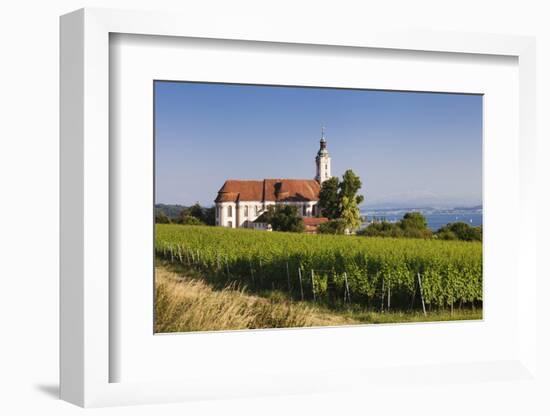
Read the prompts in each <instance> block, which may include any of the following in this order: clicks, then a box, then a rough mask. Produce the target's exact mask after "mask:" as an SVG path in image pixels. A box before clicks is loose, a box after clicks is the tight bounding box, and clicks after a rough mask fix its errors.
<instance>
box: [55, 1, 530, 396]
mask: <svg viewBox="0 0 550 416" xmlns="http://www.w3.org/2000/svg"><path fill="white" fill-rule="evenodd" d="M236 27H238V30H236V29H235V28H236ZM110 34H127V35H147V36H165V37H168V36H169V37H172V38H177V37H181V38H202V39H224V40H234V41H249V42H277V43H281V44H300V45H330V46H331V47H334V48H349V47H352V48H371V49H373V48H374V49H384V50H409V51H428V52H434V53H440V54H469V55H470V56H472V57H473V58H472V59H474V58H475V55H476V54H479V55H501V56H508V57H514V58H517V60H518V64H517V65H518V68H519V76H518V83H519V114H518V120H519V159H518V164H519V169H518V170H517V172H518V177H517V178H516V179H517V183H518V185H519V191H518V192H517V201H514V203H517V204H518V213H519V214H520V215H519V218H520V220H519V222H520V226H519V228H518V234H517V239H518V242H519V244H518V245H517V247H516V252H515V253H514V254H515V255H516V256H517V268H518V270H521V271H522V279H521V281H520V284H519V286H518V293H517V314H516V317H517V320H518V334H517V341H518V345H517V346H515V347H514V349H513V351H514V353H510V354H508V355H509V356H506V357H499V360H498V361H490V360H489V361H487V360H482V361H477V362H476V361H472V362H469V363H464V362H463V363H456V362H441V363H439V364H434V363H429V364H426V363H425V362H423V361H422V360H419V361H418V363H416V364H417V365H416V366H414V367H408V368H404V369H401V370H399V369H393V370H391V371H389V370H388V368H387V367H381V368H379V369H376V368H373V367H372V365H369V366H367V367H366V368H362V367H361V365H358V367H357V368H356V369H350V368H349V367H345V366H343V367H342V368H337V367H336V368H332V369H330V370H325V373H324V374H325V375H326V376H327V377H324V378H322V379H323V380H324V381H320V380H321V378H320V377H319V373H315V372H312V371H309V370H305V371H302V372H300V371H298V372H295V373H288V372H285V371H282V372H280V373H274V372H271V373H269V374H267V373H266V374H265V375H264V377H262V376H259V378H257V379H254V380H251V381H246V380H235V379H234V378H233V377H232V376H231V377H227V376H225V375H224V374H220V376H219V378H217V379H216V380H213V378H212V375H213V374H216V368H210V369H208V370H206V369H205V371H204V374H203V375H202V376H201V373H200V372H196V373H194V374H193V375H192V376H190V377H189V378H185V377H184V378H183V379H179V380H177V381H170V380H169V378H167V379H166V380H158V378H154V377H153V378H152V380H155V381H152V380H151V381H139V382H124V381H120V380H118V382H112V381H113V374H112V371H111V368H112V367H113V366H114V365H115V363H116V362H118V360H120V359H121V357H120V356H117V353H116V351H118V350H113V349H112V348H111V345H112V343H111V341H112V338H113V337H116V334H113V326H112V325H111V324H110V322H111V318H112V316H111V312H112V311H113V310H114V309H116V305H113V301H114V298H113V297H112V296H110V294H111V295H112V292H113V291H114V288H113V287H112V282H110V279H109V277H110V275H111V273H112V272H113V270H112V268H113V259H112V258H110V252H109V246H110V238H111V237H110V227H112V226H113V220H114V217H113V215H112V211H111V209H112V207H111V206H110V200H111V199H112V195H110V189H111V179H112V178H111V177H110V175H111V173H112V172H114V171H116V169H117V168H118V167H117V166H113V163H114V162H113V160H112V159H111V158H110V140H109V137H110V134H111V133H112V132H110V124H109V117H110V107H109V98H110V75H109V74H110V73H109V68H110V67H109V52H110V42H109V38H110ZM534 72H535V42H534V39H532V38H529V37H518V36H507V35H485V34H465V33H436V34H435V33H427V32H424V33H422V32H402V33H400V32H396V31H385V32H384V31H380V30H375V29H361V30H359V31H354V30H350V31H349V32H342V31H334V30H332V31H331V30H330V29H327V28H319V29H318V30H308V31H307V33H306V32H303V31H300V30H293V29H289V28H285V29H284V30H283V29H282V28H281V27H280V26H278V25H277V24H268V23H266V22H248V21H246V20H245V19H243V22H240V24H238V25H235V22H227V21H224V20H223V19H220V20H219V21H216V22H210V23H209V24H208V25H205V24H204V22H196V21H194V20H193V18H192V16H185V15H174V14H165V13H151V12H134V11H131V12H130V11H118V10H106V9H83V10H79V11H76V12H73V13H71V14H68V15H65V16H63V17H62V18H61V281H60V285H61V340H60V347H61V352H60V353H61V356H60V359H61V390H60V393H61V397H62V399H64V400H67V401H69V402H72V403H75V404H78V405H80V406H86V407H87V406H106V405H119V404H138V403H158V402H165V401H183V400H193V399H199V398H203V399H204V398H219V397H226V398H231V397H243V396H244V397H248V396H251V397H252V396H255V395H269V394H285V393H286V394H297V393H309V392H312V393H315V392H323V391H339V390H354V389H357V391H360V387H361V386H363V387H364V386H366V385H368V386H369V388H373V386H376V385H377V383H382V384H384V383H390V382H391V381H390V380H391V379H395V377H396V375H397V377H398V378H399V377H402V378H403V380H404V381H405V380H409V381H410V379H409V378H407V377H408V376H407V375H406V374H409V375H410V374H414V376H413V378H415V380H417V381H418V380H421V382H424V383H425V384H426V386H425V388H426V389H430V388H433V387H430V382H431V383H433V380H439V381H441V380H443V382H444V380H449V377H450V374H453V377H458V378H459V379H460V380H463V382H469V383H473V384H476V383H478V384H479V383H480V382H481V381H483V380H487V379H489V380H499V379H502V380H508V381H509V380H512V381H517V382H518V383H521V382H524V381H525V380H531V381H532V382H536V374H537V373H536V369H537V364H536V302H535V296H534V294H535V293H536V292H535V287H536V278H537V275H536V269H535V263H536V262H535V258H534V256H535V251H536V250H534V247H535V240H536V236H535V231H534V230H535V229H536V219H535V217H534V216H533V215H531V213H533V212H535V211H536V209H535V206H534V204H535V202H534V185H533V183H534V180H533V179H534V175H535V163H534V161H535V153H534V142H535V131H534V125H535V120H534V117H535V73H534ZM115 162H116V161H115ZM526 213H530V215H521V214H526ZM516 273H517V272H516ZM110 311H111V312H110ZM514 313H515V312H514ZM409 328H412V327H409ZM414 330H415V329H414V328H413V329H412V331H414ZM292 331H294V334H297V333H298V332H297V331H296V330H292ZM410 331H411V329H409V332H410ZM221 335H222V336H223V334H221ZM151 336H152V333H151ZM269 336H271V335H267V337H269ZM294 336H296V335H294ZM337 336H338V333H337V332H334V331H332V332H328V333H327V332H326V331H325V332H324V333H323V337H325V338H326V339H330V337H337ZM216 342H223V341H220V340H217V341H216ZM234 342H235V343H237V344H238V343H239V342H243V340H242V339H241V340H239V339H236V340H235V341H234ZM516 347H517V348H516ZM366 369H368V372H367V371H366ZM446 377H447V378H446ZM343 380H345V381H343ZM533 380H534V381H533Z"/></svg>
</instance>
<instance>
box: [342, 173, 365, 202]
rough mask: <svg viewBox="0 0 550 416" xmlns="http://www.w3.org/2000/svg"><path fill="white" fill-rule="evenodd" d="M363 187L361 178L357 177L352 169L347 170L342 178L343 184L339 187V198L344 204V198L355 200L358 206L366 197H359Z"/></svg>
mask: <svg viewBox="0 0 550 416" xmlns="http://www.w3.org/2000/svg"><path fill="white" fill-rule="evenodd" d="M361 186H362V184H361V179H360V178H359V176H357V175H356V174H355V173H354V172H353V171H352V170H351V169H348V170H346V171H345V172H344V175H343V176H342V182H340V185H339V189H340V192H339V194H338V196H339V199H340V203H342V199H343V197H347V198H349V199H355V202H356V204H357V205H359V204H361V202H363V200H364V197H363V195H357V192H359V189H361Z"/></svg>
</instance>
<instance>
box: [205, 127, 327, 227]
mask: <svg viewBox="0 0 550 416" xmlns="http://www.w3.org/2000/svg"><path fill="white" fill-rule="evenodd" d="M315 164H316V167H317V172H316V175H315V179H261V180H237V179H228V180H227V181H225V183H224V184H223V186H222V187H221V189H220V190H219V191H218V196H217V198H216V199H215V201H214V202H215V204H216V225H219V226H223V227H230V228H239V227H247V228H263V224H259V223H258V222H255V221H256V220H257V219H258V217H259V216H260V215H262V214H263V213H264V212H265V211H266V210H267V209H268V207H269V206H270V205H279V204H287V205H295V206H296V207H297V208H298V212H299V213H300V215H301V216H302V217H304V219H309V218H311V217H316V216H317V214H318V212H317V210H318V207H317V203H318V202H319V191H320V190H321V184H322V183H323V182H324V181H325V180H327V179H329V178H330V177H331V175H330V156H329V153H328V150H327V141H326V139H325V133H324V129H323V131H322V133H321V141H320V148H319V151H318V152H317V156H316V157H315ZM314 221H315V220H314V219H313V218H311V219H310V220H309V221H308V222H314Z"/></svg>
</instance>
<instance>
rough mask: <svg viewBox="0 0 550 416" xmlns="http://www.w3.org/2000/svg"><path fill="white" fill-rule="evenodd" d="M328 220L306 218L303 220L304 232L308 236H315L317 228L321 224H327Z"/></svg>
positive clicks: (323, 218)
mask: <svg viewBox="0 0 550 416" xmlns="http://www.w3.org/2000/svg"><path fill="white" fill-rule="evenodd" d="M328 221H329V219H328V218H325V217H317V218H316V217H311V218H310V217H308V218H304V226H305V227H306V230H305V232H306V233H308V234H317V231H318V228H319V226H320V225H321V224H324V223H326V222H328Z"/></svg>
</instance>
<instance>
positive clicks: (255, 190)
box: [215, 179, 321, 202]
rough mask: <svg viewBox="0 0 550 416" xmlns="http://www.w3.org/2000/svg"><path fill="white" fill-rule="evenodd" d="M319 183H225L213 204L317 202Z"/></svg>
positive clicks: (282, 180)
mask: <svg viewBox="0 0 550 416" xmlns="http://www.w3.org/2000/svg"><path fill="white" fill-rule="evenodd" d="M320 189H321V188H320V186H319V182H317V181H316V180H314V179H264V180H263V181H241V180H234V179H230V180H227V181H225V183H224V184H223V186H222V187H221V189H220V190H219V191H218V196H217V198H216V201H215V202H237V201H262V202H263V201H272V202H289V201H296V202H305V201H318V200H319V191H320Z"/></svg>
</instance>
